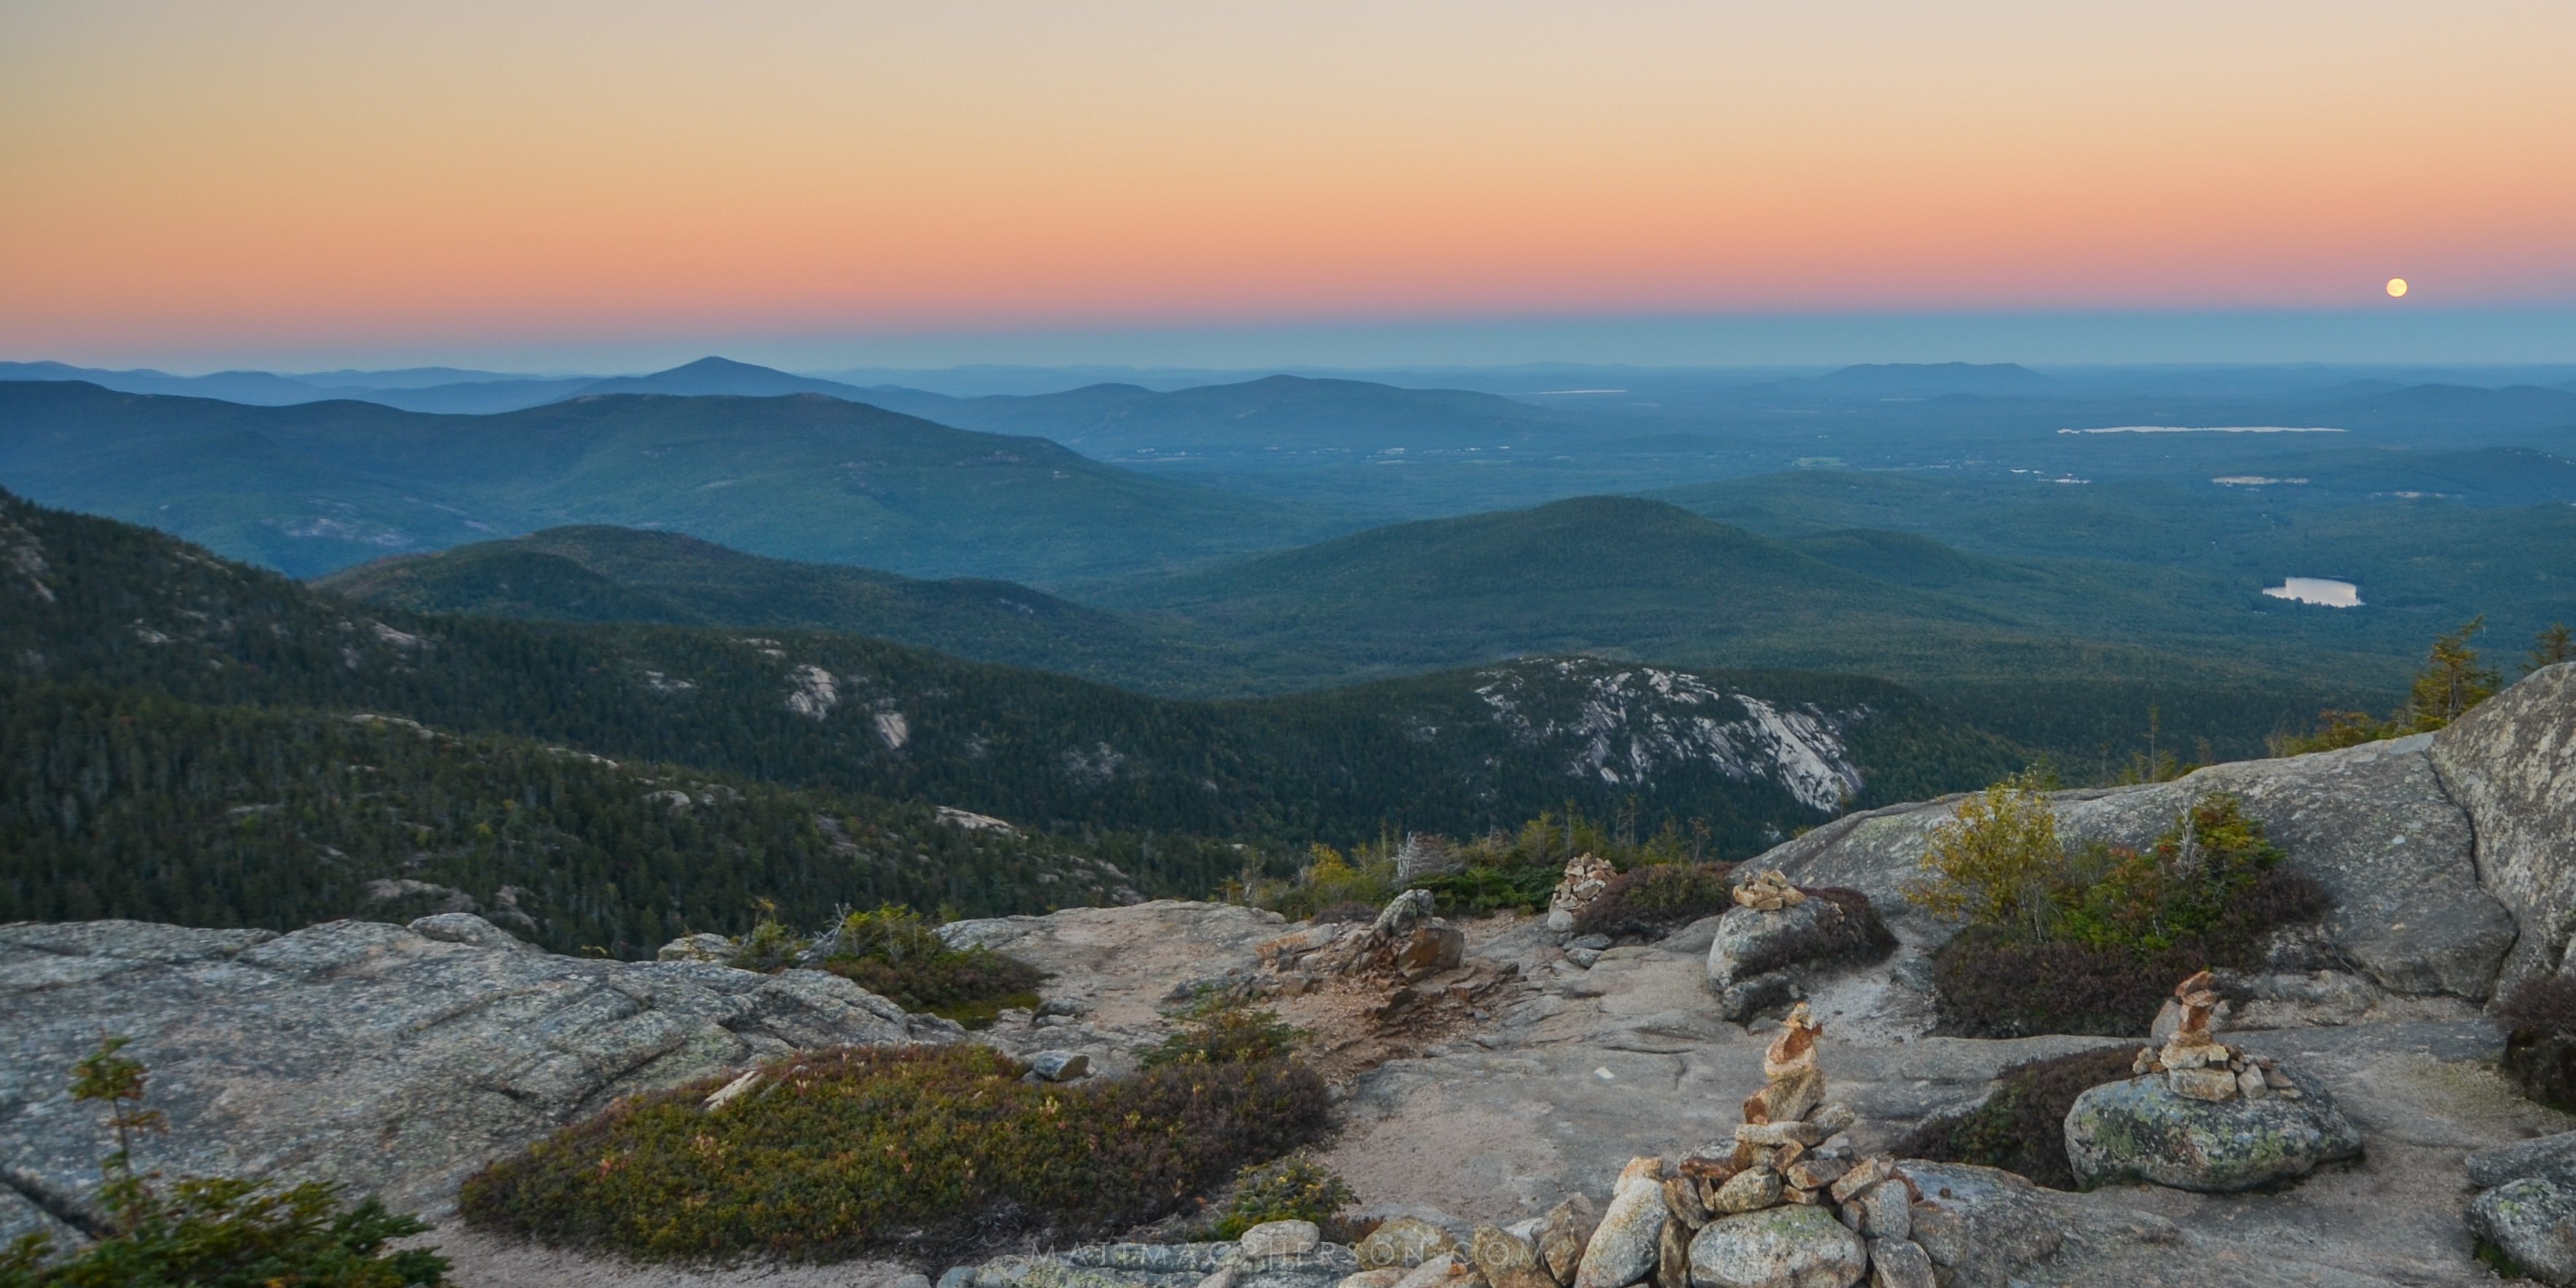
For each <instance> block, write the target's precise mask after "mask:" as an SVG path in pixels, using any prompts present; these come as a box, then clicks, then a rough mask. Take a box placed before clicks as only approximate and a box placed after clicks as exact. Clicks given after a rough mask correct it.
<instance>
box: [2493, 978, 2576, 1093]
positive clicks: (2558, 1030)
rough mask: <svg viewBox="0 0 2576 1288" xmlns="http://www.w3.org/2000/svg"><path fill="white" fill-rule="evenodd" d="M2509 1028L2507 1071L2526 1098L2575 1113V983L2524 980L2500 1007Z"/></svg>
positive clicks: (2499, 1018)
mask: <svg viewBox="0 0 2576 1288" xmlns="http://www.w3.org/2000/svg"><path fill="white" fill-rule="evenodd" d="M2496 1022H2497V1024H2498V1025H2499V1026H2500V1027H2502V1028H2503V1029H2504V1071H2505V1073H2506V1074H2507V1075H2508V1076H2510V1077H2511V1078H2512V1079H2513V1080H2514V1081H2515V1082H2516V1083H2519V1084H2520V1085H2521V1087H2522V1092H2523V1094H2524V1095H2526V1096H2529V1097H2531V1098H2532V1099H2533V1100H2536V1101H2539V1102H2540V1103H2541V1104H2544V1105H2547V1106H2549V1107H2550V1108H2552V1109H2568V1110H2576V979H2571V978H2569V977H2567V976H2565V975H2547V976H2542V977H2540V978H2537V979H2530V980H2525V981H2524V982H2523V983H2521V984H2519V985H2517V986H2515V988H2514V990H2513V991H2512V992H2510V993H2507V994H2505V997H2504V1001H2502V1002H2501V1003H2498V1004H2497V1006H2496Z"/></svg>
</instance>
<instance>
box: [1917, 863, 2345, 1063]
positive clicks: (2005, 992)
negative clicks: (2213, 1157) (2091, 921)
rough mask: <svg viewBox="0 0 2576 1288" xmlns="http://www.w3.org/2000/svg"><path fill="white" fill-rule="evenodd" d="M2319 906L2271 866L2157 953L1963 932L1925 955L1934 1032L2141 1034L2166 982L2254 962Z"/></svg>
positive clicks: (2323, 900) (2310, 888)
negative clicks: (2266, 944) (2220, 912)
mask: <svg viewBox="0 0 2576 1288" xmlns="http://www.w3.org/2000/svg"><path fill="white" fill-rule="evenodd" d="M2329 906H2330V901H2329V900H2328V899H2327V897H2326V893H2325V891H2324V889H2323V888H2322V887H2320V886H2318V885H2317V883H2316V882H2315V881H2313V880H2310V879H2309V878H2307V877H2305V876H2302V875H2300V874H2298V873H2295V872H2286V871H2282V870H2280V869H2277V868H2276V869H2273V870H2272V871H2269V872H2266V873H2264V874H2263V875H2262V876H2261V877H2259V878H2257V879H2256V881H2255V883H2254V885H2253V887H2252V888H2251V889H2249V890H2247V891H2245V892H2244V893H2243V894H2241V895H2239V896H2238V897H2237V899H2236V900H2235V901H2234V902H2233V904H2231V905H2230V907H2229V908H2228V909H2227V911H2226V914H2225V915H2224V916H2222V917H2221V918H2219V919H2218V921H2217V922H2216V923H2215V924H2213V925H2212V926H2211V927H2210V928H2209V930H2208V931H2207V933H2205V934H2202V935H2198V936H2194V937H2192V938H2188V939H2182V940H2177V941H2169V942H2167V943H2165V944H2164V946H2162V947H2154V948H2149V947H2143V946H2138V945H2131V944H2112V945H2095V944H2084V943H2072V942H2057V943H2038V944H2034V943H2028V942H2024V941H2021V940H2018V939H2015V938H2013V937H2012V936H2010V935H2008V934H2005V933H2003V932H2000V931H1997V930H1995V929H1993V928H1991V927H1979V926H1971V927H1969V928H1968V929H1966V930H1962V931H1960V932H1959V934H1958V936H1957V937H1956V938H1954V939H1952V940H1951V941H1950V942H1949V943H1947V944H1944V945H1942V947H1941V949H1940V951H1939V952H1936V953H1934V954H1933V957H1932V982H1933V988H1934V991H1935V995H1936V997H1937V999H1938V1002H1939V1008H1940V1027H1939V1030H1938V1031H1939V1032H1941V1033H1942V1034H1944V1035H1947V1036H1953V1037H1974V1038H2018V1037H2030V1036H2033V1035H2036V1034H2042V1033H2090V1034H2099V1035H2101V1036H2103V1037H2142V1036H2144V1035H2145V1034H2146V1031H2147V1027H2148V1025H2150V1024H2152V1023H2154V1021H2155V1017H2156V1011H2157V1010H2158V1009H2159V1008H2161V1007H2162V1006H2163V1005H2164V1003H2165V999H2166V998H2168V997H2170V996H2172V995H2173V987H2174V984H2175V982H2176V981H2179V980H2182V979H2186V978H2188V977H2190V976H2191V975H2193V974H2196V973H2198V972H2199V971H2202V970H2205V969H2209V968H2211V967H2231V968H2236V969H2244V968H2247V967H2252V966H2256V965H2259V964H2261V961H2262V955H2263V941H2264V939H2265V937H2266V936H2267V935H2268V934H2269V933H2270V932H2271V931H2272V930H2273V929H2274V928H2276V927H2279V926H2285V925H2292V924H2296V923H2298V922H2303V921H2313V920H2315V919H2317V918H2318V917H2320V916H2323V915H2324V914H2325V911H2326V909H2327V908H2328V907H2329Z"/></svg>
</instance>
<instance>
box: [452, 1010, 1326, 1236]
mask: <svg viewBox="0 0 2576 1288" xmlns="http://www.w3.org/2000/svg"><path fill="white" fill-rule="evenodd" d="M764 1070H765V1072H766V1074H767V1080H766V1081H765V1083H764V1084H763V1085H762V1086H761V1087H759V1088H757V1089H755V1090H754V1091H752V1092H751V1093H749V1094H747V1095H745V1096H743V1097H741V1098H740V1099H738V1100H736V1101H734V1102H733V1103H731V1104H728V1105H726V1106H725V1107H724V1108H722V1109H718V1110H715V1111H713V1112H709V1111H707V1110H705V1109H703V1108H701V1107H700V1106H701V1104H702V1102H703V1101H704V1099H705V1098H706V1096H707V1095H708V1093H709V1092H711V1091H713V1090H714V1089H715V1088H716V1087H717V1086H718V1085H720V1083H721V1082H722V1079H720V1078H709V1079H704V1080H701V1081H699V1082H696V1083H693V1084H691V1085H688V1086H684V1087H679V1088H676V1089H673V1090H670V1091H666V1092H662V1093H660V1094H657V1095H650V1096H644V1097H640V1098H637V1099H632V1100H628V1101H624V1102H621V1103H619V1104H618V1105H616V1106H614V1107H612V1108H610V1109H609V1110H608V1111H607V1112H605V1113H603V1114H601V1115H599V1116H598V1117H596V1118H593V1119H591V1120H590V1121H588V1122H585V1123H582V1124H579V1125H577V1126H574V1127H570V1128H567V1129H565V1130H563V1131H560V1132H557V1133H556V1134H555V1135H553V1136H552V1137H550V1138H548V1139H547V1140H545V1141H543V1142H540V1143H539V1144H537V1145H536V1146H534V1147H533V1148H531V1149H528V1150H526V1151H523V1152H521V1153H519V1154H517V1155H515V1156H513V1157H511V1158H508V1159H504V1160H502V1161H501V1162H499V1163H496V1164H494V1165H492V1166H491V1167H488V1168H485V1169H484V1170H483V1171H481V1172H479V1173H477V1174H475V1175H474V1176H473V1177H471V1178H469V1179H468V1180H467V1181H466V1182H465V1185H464V1187H463V1189H462V1191H461V1192H460V1194H459V1195H458V1206H459V1208H460V1210H461V1211H462V1212H463V1214H464V1217H465V1219H466V1221H467V1222H468V1223H469V1224H471V1225H474V1226H477V1227H480V1228H484V1229H491V1230H498V1231H503V1232H507V1233H511V1234H517V1235H522V1236H527V1237H532V1238H536V1239H541V1240H544V1241H547V1242H552V1243H562V1244H573V1245H589V1246H605V1247H611V1248H615V1249H617V1250H619V1251H622V1252H625V1253H628V1254H630V1255H634V1256H638V1257H643V1258H647V1259H674V1258H697V1257H721V1256H728V1255H735V1254H741V1253H753V1252H758V1253H766V1254H768V1255H771V1256H776V1257H781V1258H787V1259H794V1260H829V1259H838V1258H844V1257H848V1256H851V1255H853V1254H856V1253H858V1252H861V1251H863V1250H865V1249H867V1248H869V1247H871V1246H882V1245H886V1244H890V1243H896V1242H902V1243H907V1244H911V1245H914V1246H915V1247H917V1248H919V1249H923V1250H927V1251H939V1250H953V1249H955V1248H958V1247H961V1246H963V1245H965V1244H967V1243H969V1242H972V1241H974V1240H976V1239H978V1238H991V1237H995V1236H1008V1235H1013V1234H1017V1233H1021V1232H1027V1231H1038V1232H1041V1233H1043V1234H1045V1235H1047V1236H1049V1237H1054V1238H1083V1237H1090V1236H1096V1235H1099V1234H1102V1233H1106V1232H1110V1231H1115V1230H1122V1229H1125V1228H1127V1227H1129V1226H1132V1225H1136V1224H1138V1223H1141V1222H1145V1221H1150V1220H1154V1219H1156V1218H1159V1217H1162V1216H1165V1215H1168V1214H1170V1213H1172V1212H1174V1211H1177V1210H1179V1209H1181V1208H1182V1207H1183V1206H1184V1205H1185V1204H1187V1203H1188V1202H1189V1201H1190V1199H1191V1197H1192V1196H1194V1195H1197V1194H1200V1193H1203V1192H1205V1191H1206V1190H1207V1189H1209V1188H1210V1187H1212V1186H1213V1185H1215V1184H1217V1183H1218V1182H1220V1181H1222V1180H1224V1179H1225V1178H1226V1177H1228V1176H1231V1175H1234V1174H1235V1173H1236V1172H1237V1171H1238V1170H1239V1169H1240V1168H1242V1167H1243V1166H1244V1165H1245V1164H1247V1163H1251V1162H1256V1161H1259V1160H1262V1159H1268V1158H1275V1157H1277V1156H1279V1155H1280V1154H1283V1153H1285V1152H1287V1151H1289V1150H1291V1149H1294V1148H1295V1147H1297V1146H1299V1145H1302V1144H1305V1143H1307V1142H1308V1141H1311V1140H1313V1139H1314V1138H1315V1137H1316V1136H1317V1135H1318V1134H1319V1133H1320V1132H1321V1131H1322V1130H1323V1127H1324V1121H1325V1111H1326V1106H1325V1092H1324V1084H1323V1080H1322V1079H1321V1078H1319V1077H1317V1076H1316V1074H1315V1073H1314V1072H1313V1071H1312V1070H1310V1069H1308V1068H1306V1067H1305V1066H1304V1065H1302V1064H1299V1063H1297V1062H1295V1061H1292V1060H1283V1059H1256V1060H1246V1061H1236V1062H1231V1063H1225V1062H1214V1061H1179V1062H1172V1063H1168V1064H1165V1065H1162V1066H1159V1067H1157V1068H1153V1069H1148V1070H1145V1071H1144V1072H1142V1073H1139V1074H1137V1075H1136V1076H1134V1077H1132V1078H1119V1079H1103V1080H1099V1081H1096V1082H1086V1083H1075V1084H1070V1085H1063V1086H1059V1085H1053V1084H1039V1083H1028V1082H1023V1081H1021V1075H1022V1074H1023V1073H1024V1072H1025V1070H1024V1068H1023V1066H1021V1065H1019V1064H1017V1063H1015V1062H1013V1061H1012V1060H1010V1059H1009V1058H1007V1057H1005V1056H1003V1055H1001V1054H999V1053H998V1052H994V1051H992V1050H989V1049H986V1048H983V1047H978V1046H969V1045H959V1046H948V1047H908V1048H877V1047H869V1048H856V1047H845V1048H839V1049H835V1050H829V1051H819V1052H808V1053H805V1054H802V1055H799V1056H794V1057H790V1058H787V1059H782V1060H778V1061H774V1062H772V1063H771V1064H769V1065H767V1066H764Z"/></svg>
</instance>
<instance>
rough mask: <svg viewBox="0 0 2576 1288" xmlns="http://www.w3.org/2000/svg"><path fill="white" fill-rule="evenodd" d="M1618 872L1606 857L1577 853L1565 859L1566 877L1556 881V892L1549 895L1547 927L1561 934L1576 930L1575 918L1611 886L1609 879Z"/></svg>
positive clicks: (1571, 932) (1568, 933)
mask: <svg viewBox="0 0 2576 1288" xmlns="http://www.w3.org/2000/svg"><path fill="white" fill-rule="evenodd" d="M1617 875H1619V869H1617V868H1614V867H1611V866H1610V862H1609V860H1607V859H1600V858H1595V857H1593V856H1592V855H1590V854H1578V855H1576V856H1574V857H1573V858H1571V859H1568V860H1566V863H1565V876H1564V878H1563V879H1562V880H1559V881H1558V882H1557V883H1556V892H1555V893H1554V894H1551V895H1549V896H1548V897H1547V928H1548V929H1549V930H1552V931H1555V932H1556V933H1558V934H1560V935H1570V934H1573V933H1574V922H1575V919H1576V918H1578V917H1581V916H1582V915H1583V910H1584V909H1586V908H1589V907H1591V906H1592V901H1593V900H1595V899H1598V898H1600V897H1601V893H1602V892H1603V891H1605V890H1608V889H1609V888H1610V879H1611V878H1612V877H1615V876H1617Z"/></svg>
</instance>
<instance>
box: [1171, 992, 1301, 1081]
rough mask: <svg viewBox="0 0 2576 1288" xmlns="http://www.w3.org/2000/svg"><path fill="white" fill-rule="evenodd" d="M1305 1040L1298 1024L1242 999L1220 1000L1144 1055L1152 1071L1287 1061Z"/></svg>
mask: <svg viewBox="0 0 2576 1288" xmlns="http://www.w3.org/2000/svg"><path fill="white" fill-rule="evenodd" d="M1305 1037H1306V1035H1305V1034H1304V1033H1303V1032H1301V1031H1299V1030H1298V1029H1297V1028H1296V1027H1295V1026H1294V1025H1291V1024H1290V1023H1288V1022H1287V1021H1286V1020H1283V1019H1280V1018H1279V1017H1278V1016H1276V1015H1273V1014H1271V1013H1270V1012H1268V1011H1265V1010H1262V1009H1260V1008H1258V1007H1252V1006H1246V1005H1243V1004H1242V1002H1241V1001H1240V1000H1238V999H1235V998H1231V997H1220V998H1216V999H1213V1000H1212V1001H1211V1002H1210V1003H1209V1004H1208V1005H1206V1006H1204V1007H1202V1008H1201V1009H1200V1010H1199V1011H1198V1013H1197V1014H1195V1015H1193V1016H1192V1017H1190V1019H1189V1021H1188V1022H1187V1023H1185V1024H1183V1025H1182V1026H1181V1027H1180V1028H1179V1029H1178V1030H1177V1031H1175V1032H1174V1033H1173V1034H1172V1035H1171V1036H1170V1037H1167V1038H1165V1039H1163V1043H1162V1045H1161V1046H1158V1047H1155V1048H1153V1049H1152V1050H1149V1051H1147V1052H1146V1053H1145V1056H1144V1059H1143V1060H1142V1061H1141V1063H1142V1064H1143V1065H1144V1066H1145V1067H1146V1068H1148V1069H1158V1068H1161V1067H1163V1066H1165V1065H1176V1064H1240V1063H1244V1062H1246V1061H1259V1060H1284V1059H1286V1058H1288V1057H1289V1056H1290V1055H1291V1054H1293V1053H1294V1052H1295V1051H1296V1050H1297V1045H1298V1043H1300V1042H1302V1041H1304V1040H1305Z"/></svg>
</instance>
